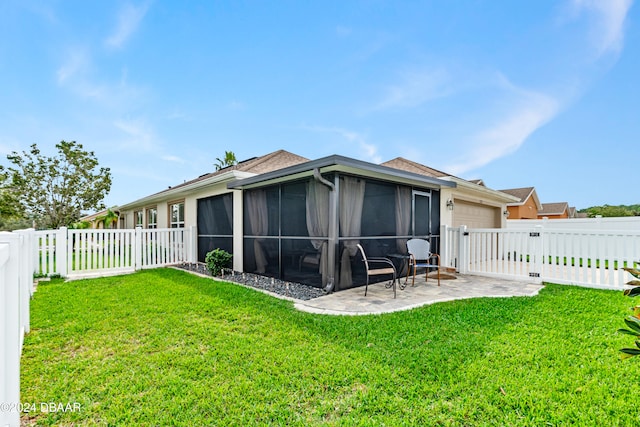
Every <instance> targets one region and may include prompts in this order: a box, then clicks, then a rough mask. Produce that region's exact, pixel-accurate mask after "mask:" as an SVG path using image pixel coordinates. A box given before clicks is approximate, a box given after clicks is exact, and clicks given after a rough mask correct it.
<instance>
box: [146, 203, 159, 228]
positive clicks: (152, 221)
mask: <svg viewBox="0 0 640 427" xmlns="http://www.w3.org/2000/svg"><path fill="white" fill-rule="evenodd" d="M147 228H158V209H157V208H149V209H147Z"/></svg>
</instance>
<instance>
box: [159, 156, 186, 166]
mask: <svg viewBox="0 0 640 427" xmlns="http://www.w3.org/2000/svg"><path fill="white" fill-rule="evenodd" d="M162 160H165V161H167V162H173V163H180V164H182V163H185V161H184V159H183V158H181V157H178V156H173V155H170V154H166V155H164V156H162Z"/></svg>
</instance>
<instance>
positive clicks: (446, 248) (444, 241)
mask: <svg viewBox="0 0 640 427" xmlns="http://www.w3.org/2000/svg"><path fill="white" fill-rule="evenodd" d="M450 254H451V242H450V241H449V227H448V226H447V225H446V224H443V225H441V226H440V264H441V265H443V266H445V267H450V266H451V265H450V263H451V260H450V258H451V257H450Z"/></svg>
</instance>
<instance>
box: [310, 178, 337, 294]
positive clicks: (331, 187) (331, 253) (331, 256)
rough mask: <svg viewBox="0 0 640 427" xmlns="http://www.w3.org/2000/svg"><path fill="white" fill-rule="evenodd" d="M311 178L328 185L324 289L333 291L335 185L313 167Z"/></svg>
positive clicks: (335, 238)
mask: <svg viewBox="0 0 640 427" xmlns="http://www.w3.org/2000/svg"><path fill="white" fill-rule="evenodd" d="M313 178H314V179H315V180H316V181H317V182H319V183H321V184H323V185H326V186H327V187H329V190H330V193H329V236H328V238H329V241H328V242H327V245H328V246H327V265H328V266H329V268H328V270H329V271H328V274H329V277H327V285H326V286H325V287H324V291H325V292H326V293H331V292H332V291H333V288H334V286H335V285H334V282H335V268H334V266H335V264H336V263H335V260H336V242H337V235H336V230H337V227H336V226H337V222H336V218H337V212H336V207H337V203H336V192H335V191H334V190H335V189H336V186H335V185H334V184H333V182H331V181H329V180H326V179H324V178H323V177H322V175H321V174H320V169H318V168H315V169H314V170H313Z"/></svg>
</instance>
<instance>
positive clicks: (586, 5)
mask: <svg viewBox="0 0 640 427" xmlns="http://www.w3.org/2000/svg"><path fill="white" fill-rule="evenodd" d="M632 4H633V0H573V6H574V8H575V9H576V10H577V11H578V12H586V13H589V14H590V15H591V16H590V17H591V19H593V21H594V22H593V25H592V26H591V31H590V32H591V38H592V41H593V43H594V48H595V50H596V56H602V55H604V54H606V53H619V52H620V51H621V50H622V48H623V45H624V26H625V22H626V19H627V15H628V13H629V9H630V8H631V5H632Z"/></svg>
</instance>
